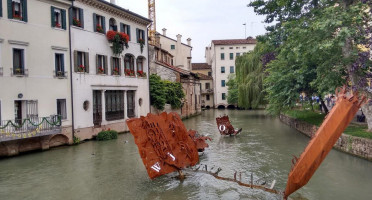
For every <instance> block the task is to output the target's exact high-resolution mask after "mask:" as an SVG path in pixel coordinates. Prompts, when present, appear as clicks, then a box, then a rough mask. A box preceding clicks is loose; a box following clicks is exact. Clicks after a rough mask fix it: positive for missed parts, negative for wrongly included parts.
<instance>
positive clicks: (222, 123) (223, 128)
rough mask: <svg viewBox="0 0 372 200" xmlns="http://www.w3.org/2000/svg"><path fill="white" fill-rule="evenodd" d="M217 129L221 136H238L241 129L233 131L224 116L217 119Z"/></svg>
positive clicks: (227, 117)
mask: <svg viewBox="0 0 372 200" xmlns="http://www.w3.org/2000/svg"><path fill="white" fill-rule="evenodd" d="M216 121H217V127H218V130H219V131H220V134H221V135H230V136H231V135H237V134H239V133H240V132H241V131H242V129H241V128H240V129H234V127H233V126H232V125H231V122H230V119H229V116H227V115H224V116H222V117H217V118H216Z"/></svg>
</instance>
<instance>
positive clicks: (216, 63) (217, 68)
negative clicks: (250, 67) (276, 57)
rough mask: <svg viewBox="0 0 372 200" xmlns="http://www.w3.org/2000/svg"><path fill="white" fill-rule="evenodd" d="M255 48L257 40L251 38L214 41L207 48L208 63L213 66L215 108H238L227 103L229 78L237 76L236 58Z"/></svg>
mask: <svg viewBox="0 0 372 200" xmlns="http://www.w3.org/2000/svg"><path fill="white" fill-rule="evenodd" d="M255 46H256V40H255V39H253V38H250V37H249V38H247V39H231V40H212V43H211V46H209V47H207V48H206V51H205V58H206V62H207V63H208V64H209V65H211V66H212V76H213V84H214V87H213V89H214V105H215V108H227V107H236V106H237V105H229V104H228V102H227V95H228V87H227V85H226V83H227V81H228V76H229V75H230V74H235V71H236V70H235V59H236V57H237V56H240V55H242V54H243V53H247V52H249V51H252V50H253V49H254V47H255Z"/></svg>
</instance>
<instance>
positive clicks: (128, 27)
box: [127, 25, 131, 41]
mask: <svg viewBox="0 0 372 200" xmlns="http://www.w3.org/2000/svg"><path fill="white" fill-rule="evenodd" d="M127 29H128V30H127V31H128V32H127V34H128V35H129V41H131V36H130V26H129V25H127Z"/></svg>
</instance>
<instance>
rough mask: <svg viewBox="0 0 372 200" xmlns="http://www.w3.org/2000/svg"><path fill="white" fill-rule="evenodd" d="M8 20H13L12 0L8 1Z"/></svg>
mask: <svg viewBox="0 0 372 200" xmlns="http://www.w3.org/2000/svg"><path fill="white" fill-rule="evenodd" d="M8 19H13V11H12V0H8Z"/></svg>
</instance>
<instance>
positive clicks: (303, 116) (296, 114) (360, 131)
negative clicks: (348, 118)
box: [284, 110, 372, 139]
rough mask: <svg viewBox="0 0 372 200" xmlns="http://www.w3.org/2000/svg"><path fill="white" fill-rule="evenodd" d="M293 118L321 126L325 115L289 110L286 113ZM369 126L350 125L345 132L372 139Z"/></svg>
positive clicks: (308, 111)
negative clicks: (368, 130) (368, 129)
mask: <svg viewBox="0 0 372 200" xmlns="http://www.w3.org/2000/svg"><path fill="white" fill-rule="evenodd" d="M284 114H285V115H288V116H290V117H292V118H295V119H298V120H301V121H305V122H307V123H309V124H313V125H316V126H320V125H321V124H322V122H323V120H324V117H325V114H323V113H319V112H313V111H310V110H289V111H286V112H285V113H284ZM367 128H368V127H367V125H356V124H350V125H349V126H348V127H347V128H346V130H345V131H344V133H345V134H347V135H352V136H356V137H362V138H369V139H372V132H367Z"/></svg>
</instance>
